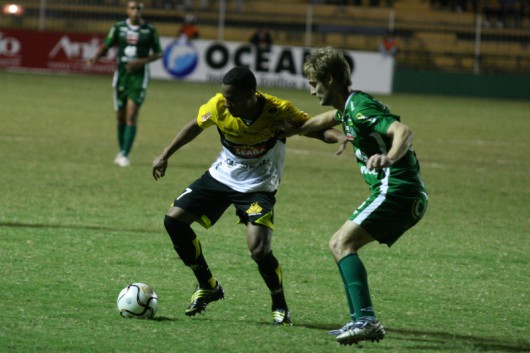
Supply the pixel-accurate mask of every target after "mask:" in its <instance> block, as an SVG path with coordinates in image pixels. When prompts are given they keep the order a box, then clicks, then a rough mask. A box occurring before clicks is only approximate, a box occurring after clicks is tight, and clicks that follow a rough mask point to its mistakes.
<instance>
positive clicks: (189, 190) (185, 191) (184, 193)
mask: <svg viewBox="0 0 530 353" xmlns="http://www.w3.org/2000/svg"><path fill="white" fill-rule="evenodd" d="M191 191H192V190H191V189H190V188H186V190H184V192H183V193H182V194H180V196H179V197H177V200H178V199H180V198H181V197H182V196H184V195H186V194H189V193H190V192H191Z"/></svg>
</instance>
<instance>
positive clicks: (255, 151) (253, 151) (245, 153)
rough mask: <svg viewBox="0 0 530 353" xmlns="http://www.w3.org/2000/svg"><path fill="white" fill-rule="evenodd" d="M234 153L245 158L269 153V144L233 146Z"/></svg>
mask: <svg viewBox="0 0 530 353" xmlns="http://www.w3.org/2000/svg"><path fill="white" fill-rule="evenodd" d="M232 153H234V154H235V155H236V156H239V157H243V158H256V157H260V156H262V155H264V154H265V153H267V145H254V146H232Z"/></svg>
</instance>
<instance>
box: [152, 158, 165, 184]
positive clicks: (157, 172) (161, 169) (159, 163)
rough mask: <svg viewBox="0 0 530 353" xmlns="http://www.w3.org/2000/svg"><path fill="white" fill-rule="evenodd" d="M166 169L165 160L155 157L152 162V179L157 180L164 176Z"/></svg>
mask: <svg viewBox="0 0 530 353" xmlns="http://www.w3.org/2000/svg"><path fill="white" fill-rule="evenodd" d="M166 169H167V159H165V158H162V157H157V158H156V159H155V160H154V161H153V178H155V180H158V179H160V178H162V177H163V176H164V175H165V174H166Z"/></svg>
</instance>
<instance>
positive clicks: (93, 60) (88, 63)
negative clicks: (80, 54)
mask: <svg viewBox="0 0 530 353" xmlns="http://www.w3.org/2000/svg"><path fill="white" fill-rule="evenodd" d="M95 63H96V60H95V59H94V58H90V59H88V60H87V61H86V66H87V67H88V68H89V69H90V68H91V67H92V66H94V64H95Z"/></svg>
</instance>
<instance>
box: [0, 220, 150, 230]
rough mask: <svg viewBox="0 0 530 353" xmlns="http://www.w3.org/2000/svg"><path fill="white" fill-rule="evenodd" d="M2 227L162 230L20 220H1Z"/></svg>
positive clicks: (0, 225)
mask: <svg viewBox="0 0 530 353" xmlns="http://www.w3.org/2000/svg"><path fill="white" fill-rule="evenodd" d="M0 227H6V228H41V229H47V228H50V229H81V230H102V231H107V232H131V233H159V232H160V230H155V229H141V228H117V227H116V228H114V227H106V226H96V225H88V224H85V225H83V224H45V223H20V222H0Z"/></svg>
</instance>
